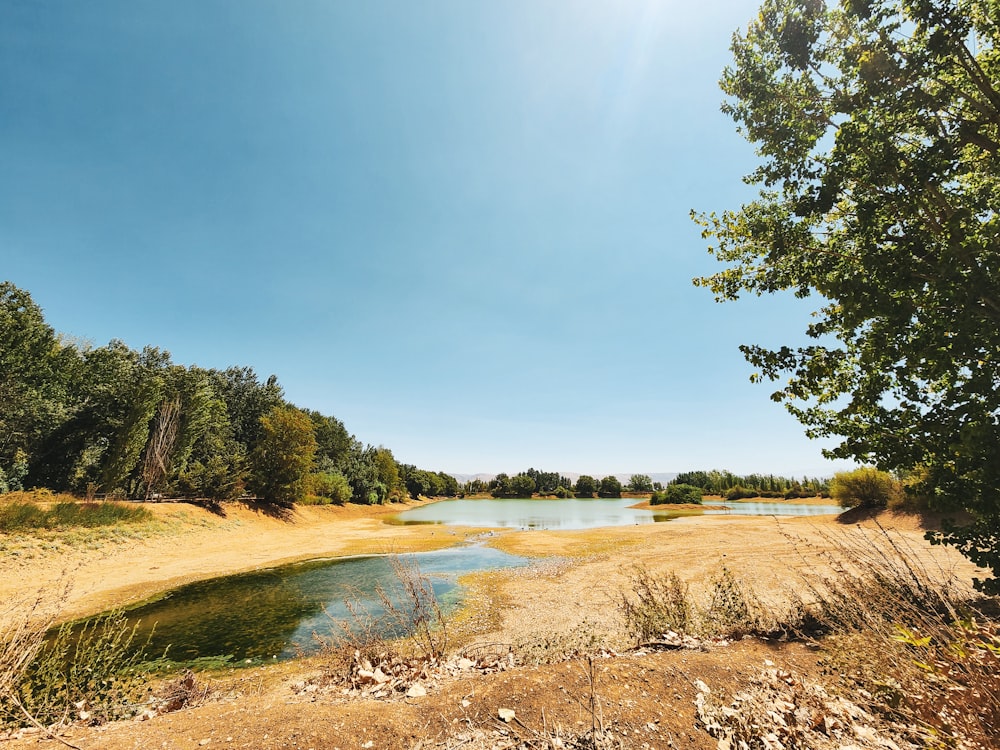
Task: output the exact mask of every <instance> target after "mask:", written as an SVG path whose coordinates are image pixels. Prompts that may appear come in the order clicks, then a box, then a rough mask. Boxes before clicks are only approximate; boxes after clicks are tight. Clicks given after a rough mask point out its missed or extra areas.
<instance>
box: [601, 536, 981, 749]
mask: <svg viewBox="0 0 1000 750" xmlns="http://www.w3.org/2000/svg"><path fill="white" fill-rule="evenodd" d="M823 547H824V549H825V550H826V551H825V552H824V553H823V555H822V563H823V565H824V566H825V569H826V570H828V571H829V572H826V573H821V572H819V571H820V570H821V569H823V568H822V566H821V567H815V565H816V561H815V560H814V561H813V563H812V565H813V566H814V567H812V568H811V571H813V572H807V573H805V574H804V575H802V576H801V578H800V580H799V581H797V582H796V583H795V584H794V585H793V583H792V582H790V583H789V590H788V593H787V595H786V602H785V603H783V604H780V605H770V606H766V605H764V604H762V603H761V601H760V600H759V599H758V598H757V597H756V595H755V594H754V593H753V590H752V589H751V588H750V587H749V586H747V585H746V584H745V583H744V582H742V581H740V580H739V579H738V578H736V577H735V576H734V575H733V574H732V573H731V572H730V571H728V570H726V569H723V571H722V573H721V574H720V575H719V576H717V577H716V578H715V580H714V581H713V582H712V584H711V587H710V590H709V591H708V593H707V605H706V604H702V605H700V606H699V604H698V603H697V602H692V600H691V599H690V597H689V596H688V594H687V591H686V589H685V588H684V587H683V586H682V585H681V584H680V583H679V581H678V580H677V579H676V577H670V578H666V579H664V580H663V581H659V582H657V581H656V580H655V579H652V578H651V576H650V574H649V573H648V572H646V571H642V572H641V573H640V574H638V575H637V576H636V578H635V579H634V584H635V585H634V589H633V591H632V592H628V593H624V594H622V598H621V602H622V605H621V606H622V610H623V613H624V614H625V618H626V622H627V624H628V626H629V628H630V630H631V632H632V633H633V635H636V636H637V637H638V638H639V639H642V638H649V637H651V636H654V637H655V635H656V634H657V633H658V632H661V631H662V632H666V631H667V630H669V629H674V625H675V624H676V623H678V622H687V623H688V631H687V632H689V633H698V634H701V635H715V636H718V635H723V636H736V635H772V636H773V635H774V634H776V633H780V632H783V633H785V634H791V635H793V636H794V635H796V634H797V635H798V636H800V637H805V638H809V639H813V638H814V637H819V636H822V637H821V638H820V640H819V645H820V647H821V648H822V650H823V654H824V656H823V659H824V663H825V665H826V668H827V677H826V679H825V680H824V681H823V683H822V684H817V685H811V686H802V685H801V684H798V683H795V681H794V679H793V678H791V677H790V676H789V677H788V679H787V680H786V679H785V678H784V677H781V676H780V675H779V676H777V677H776V676H775V674H770V675H769V676H768V677H767V679H766V680H764V681H763V682H760V681H758V683H759V684H758V683H755V684H754V685H752V686H750V687H749V688H748V689H747V690H744V691H742V692H740V693H739V694H737V695H736V696H734V697H733V699H732V700H731V702H730V703H729V704H726V703H720V702H719V701H718V700H715V701H714V703H704V699H703V703H704V705H703V706H702V709H703V714H704V717H703V722H704V723H705V725H706V727H710V728H712V731H713V733H715V736H717V737H720V738H721V739H724V740H725V741H727V742H730V743H732V746H733V747H748V748H756V747H760V748H765V747H771V746H772V745H770V744H768V743H769V742H770V740H769V739H768V738H769V737H771V738H772V739H774V740H775V741H779V740H780V741H781V742H787V743H791V745H790V746H802V747H825V746H826V745H824V744H823V741H821V738H820V735H823V736H826V737H827V738H828V739H829V738H832V736H833V735H832V734H831V732H833V729H835V728H842V729H843V732H841V735H842V737H843V738H844V739H850V740H851V741H852V742H854V743H855V744H858V745H859V746H860V747H868V746H871V747H875V746H879V742H880V740H877V738H878V737H883V736H885V737H890V738H895V739H894V740H893V741H895V742H897V744H900V746H903V745H904V744H905V743H910V745H909V746H913V747H917V746H920V747H923V746H934V747H941V748H959V749H961V750H988V749H989V748H996V747H1000V628H998V625H997V622H996V620H995V619H991V618H990V616H988V614H987V612H992V613H994V615H995V612H996V605H997V602H996V601H995V600H984V599H980V598H976V597H978V595H977V594H976V593H975V592H974V591H973V590H972V588H971V586H969V585H968V583H967V582H963V581H961V580H959V579H957V578H956V577H955V576H954V575H952V574H951V573H950V572H949V571H947V570H945V569H944V568H942V567H940V566H934V565H925V564H923V563H922V562H921V561H920V556H919V555H917V554H916V552H915V551H914V550H913V549H911V548H910V547H908V546H907V545H906V543H905V542H904V541H903V539H902V538H901V537H899V536H897V535H894V534H891V533H890V532H888V531H886V530H884V529H880V530H879V531H878V532H876V533H875V534H868V533H865V532H863V531H861V530H859V531H858V532H857V533H854V534H846V533H845V534H844V535H842V536H840V537H837V538H827V539H826V540H825V543H824V545H823ZM803 595H805V599H806V600H807V603H805V602H804V601H803V598H802V596H803ZM685 612H693V613H694V615H693V617H690V618H685V616H684V613H685ZM772 671H773V670H772ZM788 680H791V681H788ZM783 681H784V682H785V683H786V684H779V683H782V682H783ZM789 686H791V687H794V688H795V689H794V690H791V692H789V689H788V688H789ZM776 690H777V691H779V692H780V693H781V695H778V694H777V693H775V691H776ZM705 693H706V695H707V694H708V691H707V688H706V691H705ZM777 702H780V703H781V706H784V707H785V708H786V709H787V711H786V713H787V714H788V715H787V716H784V715H779V714H781V712H780V711H779V712H778V713H777V714H776V713H775V712H774V711H773V710H770V709H767V706H774V705H777ZM810 712H811V713H810ZM776 717H777V718H776ZM809 717H812V718H809ZM848 719H850V721H851V722H853V723H851V724H850V725H848V723H847V721H848ZM821 720H822V721H821ZM713 722H714V723H713ZM822 722H827V723H826V724H823V723H822ZM710 725H711V726H710ZM817 728H818V729H819V732H820V734H819V735H817V734H815V731H816V730H817ZM838 731H839V730H838ZM865 737H870V738H875V739H873V740H872V742H873V743H874V744H872V745H869V744H867V743H866V742H865V741H862V740H863V739H864V738H865ZM804 738H809V739H804ZM824 741H825V740H824ZM741 743H742V744H741Z"/></svg>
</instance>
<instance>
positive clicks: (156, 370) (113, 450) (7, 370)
mask: <svg viewBox="0 0 1000 750" xmlns="http://www.w3.org/2000/svg"><path fill="white" fill-rule="evenodd" d="M25 487H47V488H49V489H52V490H56V491H61V492H71V493H74V494H77V495H82V496H87V497H95V496H98V495H101V496H113V497H121V498H128V499H150V498H153V497H155V496H159V495H164V496H170V497H179V498H190V499H200V500H206V501H212V502H217V501H221V500H227V499H232V498H236V497H240V496H244V495H248V494H249V495H251V496H254V497H257V498H259V499H261V500H264V501H267V502H272V503H291V502H295V501H306V500H310V499H311V500H312V501H313V502H338V503H342V502H346V501H353V502H360V503H384V502H387V501H391V500H399V499H402V498H403V497H405V496H406V495H407V494H411V495H414V496H416V495H417V494H425V495H429V494H435V495H448V494H456V493H457V492H458V483H457V482H456V481H455V479H454V478H453V477H450V476H448V475H446V474H443V473H435V472H429V471H424V470H421V469H418V468H417V467H415V466H411V465H408V464H400V463H398V462H397V461H396V460H395V458H394V457H393V455H392V452H391V451H390V450H389V449H388V448H385V447H382V446H378V447H376V446H372V445H366V444H363V443H362V442H361V441H359V440H357V439H356V438H355V437H354V436H353V435H351V434H350V433H349V432H348V431H347V428H346V427H345V426H344V424H343V423H342V422H341V421H340V420H339V419H337V418H336V417H333V416H329V415H325V414H321V413H320V412H318V411H312V410H308V409H301V408H299V407H297V406H294V405H293V404H291V403H289V402H288V401H287V400H286V398H285V396H284V392H283V390H282V388H281V385H280V384H279V383H278V380H277V378H276V377H275V376H274V375H271V376H270V377H267V378H260V377H259V376H258V375H257V374H256V373H255V372H254V370H253V369H252V368H250V367H237V366H234V367H229V368H226V369H224V370H218V369H211V368H202V367H197V366H184V365H179V364H176V363H174V362H172V361H171V358H170V354H169V353H168V352H166V351H163V350H161V349H158V348H156V347H151V346H147V347H145V348H143V349H142V350H141V351H137V350H135V349H131V348H129V347H128V346H126V345H125V344H124V343H123V342H121V341H117V340H113V341H111V342H110V343H108V344H106V345H105V346H97V347H95V346H91V345H88V344H85V343H80V342H78V341H73V340H71V339H69V338H67V337H64V336H61V335H59V334H57V333H56V332H55V331H54V330H53V329H52V327H51V326H49V325H48V324H47V323H46V322H45V318H44V315H43V313H42V310H41V308H40V307H39V306H38V305H37V304H36V303H35V302H34V301H33V300H32V298H31V295H30V294H29V293H28V292H27V291H25V290H23V289H19V288H18V287H16V286H15V285H14V284H12V283H10V282H2V283H0V492H7V491H10V490H17V489H23V488H25Z"/></svg>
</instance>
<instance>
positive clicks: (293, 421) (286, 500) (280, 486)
mask: <svg viewBox="0 0 1000 750" xmlns="http://www.w3.org/2000/svg"><path fill="white" fill-rule="evenodd" d="M315 456H316V438H315V437H314V435H313V424H312V420H310V419H309V416H308V415H307V414H305V413H303V412H302V411H300V410H299V409H296V408H295V407H294V406H276V407H274V408H273V409H271V411H269V412H268V413H267V414H265V415H264V416H262V417H261V418H260V439H259V440H258V441H257V444H256V445H255V446H254V450H253V452H252V453H251V454H250V489H252V490H253V491H254V492H256V493H257V495H258V496H259V497H261V498H262V499H264V500H266V501H267V502H270V503H276V504H279V505H289V504H291V503H294V502H295V501H296V500H300V499H301V498H302V497H304V496H305V494H306V489H307V486H306V478H307V477H308V476H309V472H310V470H311V469H312V466H313V459H314V458H315Z"/></svg>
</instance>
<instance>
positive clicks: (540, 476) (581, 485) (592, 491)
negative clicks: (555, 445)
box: [462, 469, 652, 497]
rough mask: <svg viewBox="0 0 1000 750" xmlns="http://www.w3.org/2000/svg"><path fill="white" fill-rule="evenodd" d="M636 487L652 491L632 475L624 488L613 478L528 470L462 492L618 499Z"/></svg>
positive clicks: (469, 485) (477, 482)
mask: <svg viewBox="0 0 1000 750" xmlns="http://www.w3.org/2000/svg"><path fill="white" fill-rule="evenodd" d="M637 484H638V485H641V488H640V489H638V490H635V491H638V492H645V491H647V490H646V489H645V487H646V485H649V489H650V490H651V489H652V483H651V482H650V480H649V477H643V476H640V475H635V476H633V477H632V479H631V480H630V482H629V484H628V485H626V486H625V487H623V486H622V483H621V482H620V481H618V479H617V478H615V477H612V476H608V477H604V478H603V479H600V480H598V479H595V478H594V477H591V476H588V475H586V474H584V475H582V476H580V477H579V478H578V479H577V480H576V482H574V481H573V480H571V479H570V478H569V477H564V476H562V475H560V474H559V473H558V472H554V471H539V470H537V469H528V470H527V471H522V472H519V473H517V474H515V475H514V476H508V475H507V474H497V475H496V476H495V477H493V479H491V480H490V481H488V482H486V481H483V480H481V479H473V480H472V481H470V482H466V483H465V484H464V485H462V490H463V492H465V493H466V494H470V495H477V494H484V493H489V494H491V495H493V497H531V496H532V495H533V494H538V495H549V496H553V497H574V496H575V497H594V496H595V495H597V496H598V497H621V496H622V491H623V490H625V489H629V490H632V489H633V488H634V486H635V485H637Z"/></svg>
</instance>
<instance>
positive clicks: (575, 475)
mask: <svg viewBox="0 0 1000 750" xmlns="http://www.w3.org/2000/svg"><path fill="white" fill-rule="evenodd" d="M445 473H446V474H450V475H451V476H453V477H455V479H457V480H458V482H459V483H460V484H465V483H466V482H471V481H472V480H473V479H480V480H482V481H484V482H488V481H490V480H491V479H493V477H495V476H496V474H456V473H454V472H451V471H449V472H445ZM498 473H499V472H498ZM583 473H584V472H574V471H560V472H559V474H561V475H562V476H564V477H566V478H568V479H572V480H573V481H574V482H575V481H576V480H577V479H579V478H580V475H581V474H583ZM633 474H645V475H646V476H648V477H649V478H650V479H651V480H652V481H654V482H660V483H661V484H666V483H667V482H669V481H670V480H671V479H673V478H674V477H676V476H677V474H678V472H676V471H631V472H628V473H626V474H615V475H614V476H615V478H616V479H618V481H619V482H621V483H622V484H628V480H629V479H631V478H632V475H633ZM590 476H592V477H594V478H595V479H603V478H604V477H606V476H608V475H607V474H601V473H600V472H598V473H597V474H591V475H590Z"/></svg>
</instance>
